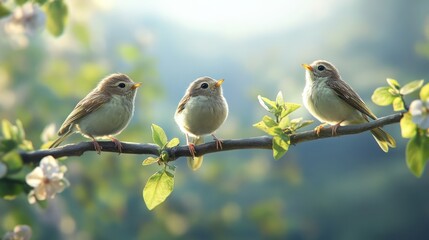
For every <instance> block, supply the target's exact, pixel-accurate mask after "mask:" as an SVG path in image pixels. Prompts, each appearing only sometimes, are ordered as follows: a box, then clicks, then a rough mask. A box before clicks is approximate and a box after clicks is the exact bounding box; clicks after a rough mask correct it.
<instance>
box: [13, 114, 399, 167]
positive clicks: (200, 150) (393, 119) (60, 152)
mask: <svg viewBox="0 0 429 240" xmlns="http://www.w3.org/2000/svg"><path fill="white" fill-rule="evenodd" d="M402 116H403V113H396V114H392V115H389V116H385V117H382V118H379V119H377V120H375V121H372V122H368V123H363V124H356V125H349V126H341V127H339V128H338V129H337V134H336V135H335V136H333V135H332V131H331V128H330V127H325V128H323V129H322V130H321V131H320V134H319V135H317V134H316V133H315V131H313V130H311V131H306V132H301V133H295V134H292V135H290V141H291V145H296V144H298V143H301V142H306V141H312V140H316V139H322V138H329V137H339V136H342V135H350V134H357V133H361V132H365V131H368V130H371V129H373V128H377V127H382V126H385V125H389V124H393V123H398V122H399V121H400V120H401V118H402ZM99 144H100V146H101V147H102V151H103V152H117V151H118V150H117V149H116V147H115V144H114V143H113V142H105V141H103V142H99ZM122 147H123V148H122V153H125V154H149V155H155V156H159V150H160V148H159V147H158V146H157V145H155V144H151V143H143V144H139V143H127V142H122ZM236 149H272V137H270V136H260V137H252V138H246V139H229V140H223V143H222V149H216V144H215V142H214V141H213V142H208V143H204V144H201V145H198V146H195V150H196V152H197V154H196V155H197V156H200V155H205V154H208V153H213V152H221V151H229V150H236ZM87 151H95V149H94V145H93V143H92V142H81V143H76V144H69V145H65V146H63V147H59V148H53V149H46V150H37V151H32V152H21V153H20V155H21V157H22V159H23V161H24V162H25V163H38V162H39V161H40V160H41V159H42V158H43V157H45V156H48V155H52V156H53V157H54V158H60V157H66V156H81V155H82V154H83V153H84V152H87ZM167 152H168V154H169V156H170V160H171V161H173V160H176V159H178V158H180V157H190V156H191V154H190V152H189V149H188V146H186V145H182V146H177V147H174V148H170V149H167Z"/></svg>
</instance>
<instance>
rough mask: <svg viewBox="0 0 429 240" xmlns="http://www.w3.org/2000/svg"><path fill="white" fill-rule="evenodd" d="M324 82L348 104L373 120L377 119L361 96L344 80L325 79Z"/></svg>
mask: <svg viewBox="0 0 429 240" xmlns="http://www.w3.org/2000/svg"><path fill="white" fill-rule="evenodd" d="M326 84H327V85H328V86H329V87H330V88H331V89H333V90H334V91H335V93H336V94H337V96H338V97H339V98H341V99H343V100H344V101H345V102H346V103H348V104H349V105H350V106H352V107H353V108H356V109H357V110H359V112H361V113H363V114H365V115H366V116H368V117H370V118H372V119H374V120H375V119H377V117H376V116H375V115H374V113H372V111H371V110H370V109H369V108H368V107H367V106H366V104H365V103H364V101H363V100H362V98H360V97H359V95H358V94H357V93H356V92H355V91H354V90H353V89H352V88H351V87H350V86H349V85H348V84H347V83H346V82H344V81H343V80H337V81H327V82H326Z"/></svg>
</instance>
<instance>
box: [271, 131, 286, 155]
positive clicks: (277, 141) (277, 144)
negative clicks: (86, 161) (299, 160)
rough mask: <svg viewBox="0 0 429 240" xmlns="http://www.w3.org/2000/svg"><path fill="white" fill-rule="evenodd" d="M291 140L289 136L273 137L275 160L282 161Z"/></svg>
mask: <svg viewBox="0 0 429 240" xmlns="http://www.w3.org/2000/svg"><path fill="white" fill-rule="evenodd" d="M285 139H289V137H288V136H287V135H284V136H274V137H273V157H274V159H275V160H278V159H280V158H281V157H282V156H283V155H285V153H286V152H287V151H288V149H289V141H288V140H285Z"/></svg>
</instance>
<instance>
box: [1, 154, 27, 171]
mask: <svg viewBox="0 0 429 240" xmlns="http://www.w3.org/2000/svg"><path fill="white" fill-rule="evenodd" d="M2 160H3V162H4V163H5V164H6V166H7V172H8V173H9V174H10V173H17V172H19V171H20V170H21V168H22V165H23V162H22V159H21V156H20V155H19V153H18V152H17V151H10V152H8V153H6V154H5V155H4V156H3V159H2Z"/></svg>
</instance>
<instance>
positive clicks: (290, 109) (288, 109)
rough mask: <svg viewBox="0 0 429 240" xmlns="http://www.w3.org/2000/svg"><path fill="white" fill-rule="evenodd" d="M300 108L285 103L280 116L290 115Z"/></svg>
mask: <svg viewBox="0 0 429 240" xmlns="http://www.w3.org/2000/svg"><path fill="white" fill-rule="evenodd" d="M300 107H301V104H298V103H291V102H287V103H285V104H284V108H283V111H282V114H281V116H287V115H289V114H290V113H292V112H294V111H296V110H297V109H298V108H300Z"/></svg>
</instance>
